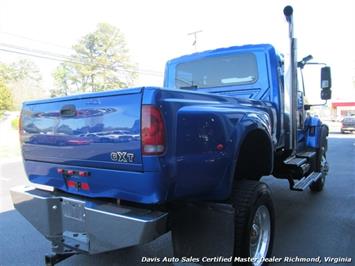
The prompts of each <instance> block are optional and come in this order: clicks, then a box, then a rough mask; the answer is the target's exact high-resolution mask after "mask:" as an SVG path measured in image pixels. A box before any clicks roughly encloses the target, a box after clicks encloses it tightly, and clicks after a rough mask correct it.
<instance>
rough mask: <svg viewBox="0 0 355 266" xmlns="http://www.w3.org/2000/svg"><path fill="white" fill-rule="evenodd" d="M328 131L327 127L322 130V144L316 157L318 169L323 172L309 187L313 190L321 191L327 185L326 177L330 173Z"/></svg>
mask: <svg viewBox="0 0 355 266" xmlns="http://www.w3.org/2000/svg"><path fill="white" fill-rule="evenodd" d="M327 135H328V131H327V130H326V129H324V130H322V133H321V146H320V148H319V149H318V150H317V155H316V156H317V157H316V169H315V170H316V171H317V172H321V173H322V176H321V177H320V178H319V179H318V180H317V181H316V182H313V183H312V184H311V185H310V186H309V188H310V189H311V191H313V192H321V191H322V190H323V188H324V185H325V179H326V176H327V174H328V162H327V150H328V139H327Z"/></svg>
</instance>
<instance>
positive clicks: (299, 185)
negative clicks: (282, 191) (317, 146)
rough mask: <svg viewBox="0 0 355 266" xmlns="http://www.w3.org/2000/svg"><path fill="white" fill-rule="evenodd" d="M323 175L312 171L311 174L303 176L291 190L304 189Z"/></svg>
mask: <svg viewBox="0 0 355 266" xmlns="http://www.w3.org/2000/svg"><path fill="white" fill-rule="evenodd" d="M321 176H322V173H320V172H312V173H311V174H310V175H308V176H306V177H303V178H302V179H301V180H299V181H298V182H297V183H295V184H293V185H292V186H291V190H296V191H304V190H305V189H306V188H308V187H309V186H310V185H311V184H312V183H313V182H315V181H317V180H318V179H319V178H320V177H321Z"/></svg>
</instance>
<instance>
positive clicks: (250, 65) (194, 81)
mask: <svg viewBox="0 0 355 266" xmlns="http://www.w3.org/2000/svg"><path fill="white" fill-rule="evenodd" d="M257 79H258V68H257V62H256V58H255V55H254V54H251V53H244V54H237V55H236V54H234V55H223V56H213V57H207V58H203V59H199V60H196V61H191V62H186V63H181V64H179V65H178V66H177V67H176V76H175V84H176V87H177V88H180V89H194V88H211V87H221V86H235V85H244V84H251V83H255V82H256V81H257Z"/></svg>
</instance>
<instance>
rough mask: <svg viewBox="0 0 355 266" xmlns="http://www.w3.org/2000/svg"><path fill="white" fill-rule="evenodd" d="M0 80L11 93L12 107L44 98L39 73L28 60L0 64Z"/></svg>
mask: <svg viewBox="0 0 355 266" xmlns="http://www.w3.org/2000/svg"><path fill="white" fill-rule="evenodd" d="M0 80H2V82H3V84H4V85H5V86H6V87H7V89H8V90H9V91H10V92H11V95H12V102H13V106H14V107H19V106H20V105H21V103H22V102H23V101H25V100H29V99H38V98H41V97H43V96H45V93H44V91H43V89H42V86H41V80H42V76H41V74H40V71H39V69H38V67H37V66H36V65H35V64H34V63H33V62H32V61H30V60H28V59H21V60H19V61H17V62H14V63H12V64H4V63H0Z"/></svg>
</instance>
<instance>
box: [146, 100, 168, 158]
mask: <svg viewBox="0 0 355 266" xmlns="http://www.w3.org/2000/svg"><path fill="white" fill-rule="evenodd" d="M164 130H165V129H164V121H163V118H162V116H161V113H160V111H159V109H158V108H156V107H155V106H152V105H143V106H142V125H141V135H142V153H143V154H145V155H154V154H155V155H157V154H162V153H163V152H164V150H165V136H164V135H165V134H164Z"/></svg>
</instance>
